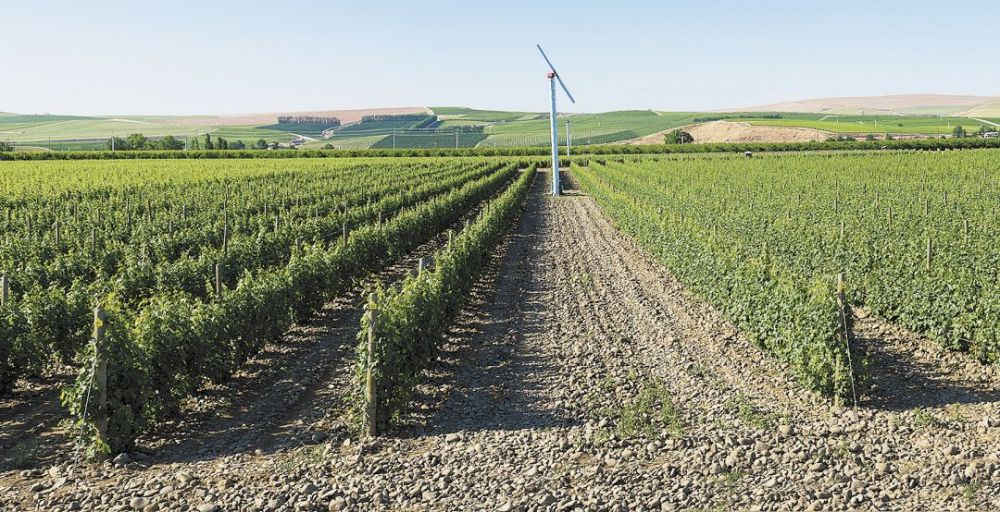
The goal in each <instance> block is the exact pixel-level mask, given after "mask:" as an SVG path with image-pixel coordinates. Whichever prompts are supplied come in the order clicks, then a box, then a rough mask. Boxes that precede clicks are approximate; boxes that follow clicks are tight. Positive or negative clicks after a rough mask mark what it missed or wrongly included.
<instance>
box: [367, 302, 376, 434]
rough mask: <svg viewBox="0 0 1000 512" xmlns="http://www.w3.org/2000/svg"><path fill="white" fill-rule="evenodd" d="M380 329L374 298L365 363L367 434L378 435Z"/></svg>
mask: <svg viewBox="0 0 1000 512" xmlns="http://www.w3.org/2000/svg"><path fill="white" fill-rule="evenodd" d="M377 328H378V306H377V304H376V303H375V299H374V297H371V298H369V299H368V347H367V348H368V351H367V352H368V354H367V361H365V433H366V434H368V436H370V437H375V436H376V435H378V389H377V386H376V384H375V340H376V336H377V333H376V329H377Z"/></svg>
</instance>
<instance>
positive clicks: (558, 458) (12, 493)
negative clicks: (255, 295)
mask: <svg viewBox="0 0 1000 512" xmlns="http://www.w3.org/2000/svg"><path fill="white" fill-rule="evenodd" d="M546 183H547V179H544V177H543V176H539V180H538V181H537V182H536V187H535V189H534V191H533V193H532V195H531V196H530V197H529V204H528V206H527V209H526V211H525V213H524V214H523V215H522V218H521V220H520V223H519V224H518V226H517V228H516V230H515V231H514V232H513V233H512V235H511V236H510V237H509V240H508V241H507V243H506V244H505V246H504V248H503V251H502V252H501V254H500V255H498V257H497V258H496V261H495V264H494V265H493V268H492V269H491V271H490V273H489V274H488V275H487V276H486V278H485V279H483V282H482V283H480V285H479V286H478V287H477V288H476V290H475V292H474V296H473V297H472V302H471V304H470V306H469V307H468V308H467V311H466V312H465V313H463V315H462V317H461V318H460V319H459V322H458V324H457V325H456V327H455V328H454V329H453V330H452V332H451V333H450V334H449V336H448V339H447V340H445V350H444V353H443V354H442V356H441V357H440V359H439V361H437V362H436V364H435V366H434V368H432V370H431V371H429V372H428V375H427V377H428V378H427V385H426V386H424V387H423V388H422V389H421V390H420V396H419V397H418V400H417V401H416V403H414V405H413V413H412V414H411V415H410V416H409V417H407V418H405V425H404V426H403V427H401V428H400V429H398V430H397V431H396V432H393V433H392V434H391V435H388V436H385V437H382V438H379V439H376V440H373V441H360V440H359V439H358V438H357V437H356V436H355V435H353V434H352V433H351V431H350V429H349V428H348V427H347V424H348V417H347V411H348V409H349V404H348V403H347V400H346V394H347V393H346V390H347V388H348V386H349V384H350V382H349V379H350V375H351V370H352V367H351V365H352V364H353V361H354V359H353V352H352V350H353V343H354V339H353V334H354V332H356V330H357V322H358V315H359V313H358V308H357V305H358V303H359V297H357V296H354V297H347V298H345V299H343V300H342V301H339V302H338V303H337V304H333V305H331V306H330V307H329V308H328V310H327V311H325V312H324V314H323V315H321V317H320V318H318V319H317V320H316V321H315V322H313V323H312V324H310V325H309V326H303V327H299V328H297V329H296V330H295V331H294V332H292V333H290V334H289V337H288V339H286V340H285V341H284V343H279V344H276V346H275V347H273V348H272V349H271V350H270V351H269V352H268V353H266V354H265V355H264V356H263V357H262V358H261V360H260V361H256V362H254V363H252V364H250V365H248V368H247V370H246V374H245V375H243V376H242V377H241V378H237V379H235V380H234V382H232V383H229V384H227V385H226V386H224V387H222V388H219V389H209V390H206V392H205V393H204V394H203V395H202V396H200V397H199V398H198V399H197V400H194V401H192V404H191V406H190V411H189V413H188V415H187V416H186V418H185V419H183V420H179V421H177V422H176V423H174V424H171V425H164V426H163V427H162V428H161V429H160V431H158V433H157V434H156V435H154V436H150V438H148V439H143V440H142V443H141V445H142V446H143V448H142V450H141V451H139V452H136V453H133V454H128V455H125V456H122V457H119V458H117V459H115V460H113V461H110V462H107V463H101V464H80V465H74V463H73V461H72V460H68V459H67V458H66V456H65V455H58V454H48V455H47V456H45V455H42V454H40V455H39V456H38V457H35V458H32V459H30V460H31V461H32V462H30V463H29V464H28V466H27V467H24V468H19V469H11V470H8V471H5V472H3V473H0V509H3V510H53V511H64V510H191V511H193V510H197V511H201V512H206V511H216V510H218V511H222V510H261V511H264V510H267V511H277V510H293V511H308V510H323V511H325V510H524V511H528V510H560V511H562V510H608V511H622V510H845V509H859V510H997V509H1000V375H998V373H997V371H996V369H995V368H991V367H984V366H982V365H980V364H978V363H975V362H973V361H971V360H969V359H968V358H966V357H965V356H963V355H961V354H951V353H947V352H944V351H942V350H940V349H938V348H937V347H936V346H935V345H934V344H933V343H930V342H928V341H927V340H924V339H921V338H919V337H916V336H913V335H912V334H909V333H906V332H904V331H902V330H900V329H897V328H895V327H893V326H888V325H885V324H884V323H882V322H880V321H878V320H877V319H874V318H871V317H868V316H867V315H865V312H864V311H859V312H858V313H859V316H862V317H864V318H862V319H861V320H859V322H858V330H859V335H860V339H859V340H858V343H859V344H861V345H862V346H863V347H865V348H866V349H867V350H869V351H870V352H871V361H872V363H871V364H872V371H873V372H874V374H875V376H876V378H875V379H874V386H873V387H872V389H870V390H862V391H863V393H862V403H861V405H860V406H858V407H856V408H850V407H842V406H833V405H831V404H829V402H828V401H826V400H824V399H822V398H820V397H818V396H815V395H814V394H812V393H810V392H807V391H804V390H803V389H802V388H801V387H799V386H798V385H797V384H796V383H795V381H794V380H793V379H792V378H791V377H790V376H789V375H790V373H789V372H788V371H787V369H786V368H784V367H782V365H781V364H779V363H777V362H775V360H774V359H772V358H770V357H768V356H767V355H766V354H765V353H764V352H763V351H761V350H760V349H758V348H757V347H756V346H754V345H752V344H751V343H749V342H748V341H747V340H745V339H744V338H743V337H741V336H740V334H739V333H738V332H736V331H735V330H734V329H733V328H732V326H730V325H728V324H727V323H726V322H725V321H724V320H722V319H721V318H720V317H719V315H718V314H717V313H715V312H714V311H713V310H712V309H711V308H709V307H707V306H705V305H704V304H702V303H700V302H699V301H698V300H697V299H696V298H693V297H691V296H689V295H688V294H687V293H686V292H685V291H684V289H683V287H681V286H680V285H679V284H678V283H677V282H676V281H675V280H674V279H673V278H672V277H671V276H670V275H669V273H668V272H666V271H665V270H664V269H662V268H661V267H660V266H658V265H657V264H655V263H654V262H652V261H650V260H649V259H647V258H646V257H645V256H644V255H643V253H642V251H641V250H640V249H638V248H637V247H636V246H635V245H634V244H633V243H632V242H630V241H629V240H627V239H626V238H624V237H623V236H622V235H621V234H620V233H619V232H618V231H617V230H615V228H614V227H613V226H612V225H611V224H610V223H609V222H608V221H607V220H606V218H605V217H604V216H603V215H602V214H601V212H600V211H599V210H598V209H597V207H596V206H595V204H594V203H593V201H592V200H591V199H590V198H588V197H586V196H584V195H582V194H576V193H572V191H571V193H570V194H568V195H566V196H564V197H561V198H551V197H548V196H545V195H544V190H545V189H546ZM411 263H412V262H407V263H406V264H407V265H410V264H411ZM11 411H12V409H10V408H8V407H7V404H6V403H4V402H0V415H9V414H13V413H11ZM16 414H18V415H23V416H24V417H26V418H30V416H28V413H26V412H24V411H21V410H18V412H17V413H16ZM48 428H49V429H55V427H48ZM43 430H45V429H43ZM8 452H9V451H8ZM5 457H6V458H8V459H9V458H10V457H11V456H10V455H9V453H8V454H5Z"/></svg>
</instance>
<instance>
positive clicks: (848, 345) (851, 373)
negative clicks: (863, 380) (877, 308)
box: [837, 272, 858, 406]
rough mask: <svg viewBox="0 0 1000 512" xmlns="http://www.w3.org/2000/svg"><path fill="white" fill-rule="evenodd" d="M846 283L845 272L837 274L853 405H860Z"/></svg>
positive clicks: (842, 328)
mask: <svg viewBox="0 0 1000 512" xmlns="http://www.w3.org/2000/svg"><path fill="white" fill-rule="evenodd" d="M846 293H847V292H846V284H845V283H844V273H843V272H841V273H838V274H837V310H838V312H839V314H840V328H841V331H842V332H843V333H844V348H845V349H846V350H847V371H848V375H849V376H850V379H851V399H852V405H855V406H857V405H858V391H857V387H856V386H855V383H854V358H853V357H851V330H850V324H849V323H848V321H847V316H848V315H849V314H850V311H849V310H848V307H849V306H848V304H847V297H846Z"/></svg>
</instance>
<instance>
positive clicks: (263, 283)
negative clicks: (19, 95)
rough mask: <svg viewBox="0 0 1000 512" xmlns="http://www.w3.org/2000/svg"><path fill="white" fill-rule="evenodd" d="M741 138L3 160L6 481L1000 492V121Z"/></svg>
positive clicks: (101, 503) (780, 501) (113, 489)
mask: <svg viewBox="0 0 1000 512" xmlns="http://www.w3.org/2000/svg"><path fill="white" fill-rule="evenodd" d="M420 119H422V118H421V117H420V116H415V117H414V119H406V120H405V121H406V122H420ZM396 121H400V120H389V121H386V120H384V119H379V118H373V119H370V120H368V121H366V122H372V123H380V122H396ZM400 122H402V121H400ZM664 122H666V121H664ZM289 126H294V125H289ZM460 135H461V136H463V137H464V136H469V137H481V136H482V134H479V133H462V134H460ZM452 137H453V135H452ZM932 142H933V143H934V144H935V145H933V146H931V145H930V144H931V143H932ZM906 144H917V145H920V144H927V145H928V146H927V148H935V149H936V148H941V147H954V148H961V147H962V146H957V145H954V146H952V145H947V144H957V143H954V142H948V141H931V142H907V143H906ZM708 147H709V149H712V152H705V153H690V154H688V153H687V149H677V154H656V153H651V154H627V152H628V151H632V150H631V149H627V148H621V149H619V150H616V151H619V152H617V153H615V152H612V151H608V152H606V153H601V152H600V151H599V148H601V146H593V147H591V148H589V151H587V152H581V153H579V154H578V153H574V154H573V156H572V158H566V160H565V162H564V166H563V171H564V181H563V184H564V186H565V194H564V195H562V196H561V197H552V196H550V195H548V194H547V190H548V186H549V185H548V184H549V183H550V182H551V176H549V175H548V173H549V170H548V169H547V168H546V167H547V166H548V162H547V161H546V159H545V156H539V155H535V154H534V153H533V152H531V151H525V152H524V154H523V156H519V155H518V154H516V153H518V152H517V151H511V152H509V153H511V154H507V155H502V156H487V155H485V154H483V153H477V152H474V151H473V150H466V152H463V153H455V155H454V156H435V155H437V153H432V152H431V151H430V150H411V151H410V152H408V153H406V152H400V153H398V154H394V155H396V156H393V157H377V156H373V154H372V153H363V152H362V153H358V155H359V156H357V157H348V156H344V155H341V156H339V157H337V158H306V157H305V156H310V155H311V156H324V155H328V153H324V152H316V153H315V154H313V153H307V152H305V151H302V152H300V153H298V154H295V153H281V152H261V153H253V152H248V153H247V155H246V156H247V157H246V158H236V157H233V158H215V157H212V156H206V157H205V158H195V157H191V158H185V159H180V158H172V159H156V158H153V157H154V156H155V154H150V155H146V157H144V158H130V159H120V158H122V157H118V155H114V156H115V157H117V158H119V159H108V160H102V159H84V160H21V161H5V162H0V192H2V195H0V510H3V511H6V510H8V509H11V510H18V509H31V508H37V509H51V510H91V509H94V510H96V509H111V508H117V509H120V510H129V509H131V510H147V509H149V510H153V509H155V508H157V507H159V508H160V509H171V510H172V509H180V510H214V511H219V510H231V509H232V510H244V509H252V510H275V511H276V510H355V509H357V510H367V509H393V508H399V509H408V508H412V509H433V510H438V509H463V508H467V507H468V505H469V504H470V503H480V504H488V505H487V508H489V505H492V504H494V503H499V502H500V501H502V502H503V503H505V504H506V505H510V506H509V507H505V508H507V509H509V510H531V509H537V510H555V509H559V508H562V509H565V510H571V509H573V508H574V506H575V507H576V508H580V509H585V510H591V509H594V510H606V509H608V507H606V506H605V504H606V503H608V502H610V501H614V502H615V503H619V504H622V506H621V507H620V509H622V510H633V509H634V510H640V509H641V510H659V509H669V508H670V506H673V505H677V507H678V508H682V509H720V510H726V509H731V510H743V509H748V508H751V507H752V506H754V505H757V504H760V503H762V502H766V503H769V504H771V505H773V506H771V507H770V508H772V509H782V507H784V508H789V509H802V508H808V505H809V504H816V505H819V507H816V508H822V509H832V510H840V509H849V508H865V507H867V506H871V507H872V508H876V509H917V508H920V507H922V506H924V505H925V504H927V503H931V504H933V506H934V508H956V509H974V508H976V507H985V509H987V510H989V509H993V508H995V505H1000V504H998V503H997V502H996V500H997V496H1000V495H998V494H997V493H996V491H997V485H996V482H998V481H1000V458H998V456H1000V454H996V453H995V446H996V442H998V441H1000V438H997V435H998V434H1000V431H998V425H1000V424H998V423H996V421H997V420H996V419H995V418H996V417H997V415H998V413H1000V409H998V407H1000V371H998V369H1000V324H998V321H997V318H998V316H1000V301H998V299H997V298H998V297H1000V285H998V283H1000V250H998V247H997V245H996V243H995V241H996V239H997V237H998V235H1000V233H998V228H997V226H998V225H1000V218H998V212H997V205H998V201H1000V175H998V174H997V169H998V168H1000V151H998V150H996V149H990V148H987V149H964V150H961V151H958V150H956V151H884V150H883V151H850V152H848V151H837V152H833V151H830V152H812V153H809V152H798V151H794V148H796V147H808V148H811V147H813V146H810V145H805V146H788V147H787V148H786V147H785V146H766V145H765V146H759V147H761V148H765V149H766V148H772V149H775V148H776V149H782V152H773V153H765V154H760V153H754V154H753V155H752V156H751V157H747V156H744V154H743V153H742V150H743V149H744V147H753V148H755V149H756V148H757V147H758V146H740V145H717V146H708ZM899 147H900V148H901V149H911V147H910V146H903V145H901V146H899ZM920 147H923V146H920ZM660 149H663V150H671V151H673V150H674V149H676V148H675V147H672V146H667V147H661V148H660ZM856 149H871V145H870V144H866V143H858V145H857V147H856ZM736 150H739V152H737V151H736ZM421 151H422V152H421ZM480 151H485V150H480ZM661 153H663V152H661ZM194 154H197V153H190V154H189V156H190V155H194ZM206 154H209V153H206ZM293 154H295V155H296V157H295V158H291V156H292V155H293ZM282 155H288V156H289V157H288V158H285V157H283V156H282ZM404 155H406V156H404ZM256 156H260V157H259V158H256ZM511 475H515V476H514V477H511ZM845 475H847V476H845ZM70 482H73V483H74V484H80V485H68V484H69V483H70ZM921 489H927V491H926V492H924V491H922V490H921ZM574 503H575V504H576V505H573V504H574ZM151 506H152V507H153V508H149V507H151ZM532 507H534V508H532ZM496 508H499V507H496Z"/></svg>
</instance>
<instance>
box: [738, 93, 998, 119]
mask: <svg viewBox="0 0 1000 512" xmlns="http://www.w3.org/2000/svg"><path fill="white" fill-rule="evenodd" d="M997 101H1000V97H996V96H962V95H951V94H898V95H892V96H852V97H843V98H817V99H809V100H800V101H788V102H783V103H772V104H769V105H757V106H752V107H743V108H729V109H725V110H724V111H729V112H734V111H740V112H802V113H817V114H827V113H828V114H860V113H861V112H862V111H864V112H866V113H893V114H925V115H940V114H958V113H959V112H962V111H966V110H971V109H974V108H975V107H978V106H980V105H984V104H989V103H991V102H992V103H995V102H997Z"/></svg>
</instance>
